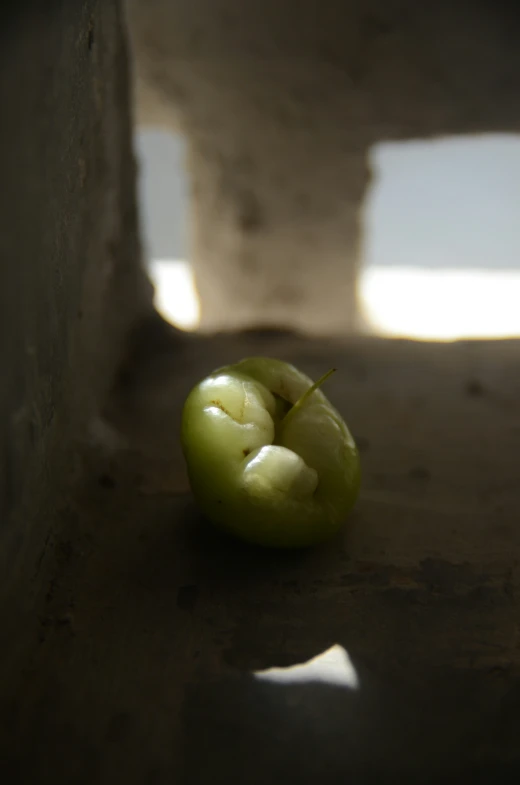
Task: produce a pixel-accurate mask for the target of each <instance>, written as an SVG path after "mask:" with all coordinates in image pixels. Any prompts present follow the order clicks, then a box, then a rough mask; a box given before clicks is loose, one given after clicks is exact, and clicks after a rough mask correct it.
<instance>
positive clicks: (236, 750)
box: [0, 327, 520, 785]
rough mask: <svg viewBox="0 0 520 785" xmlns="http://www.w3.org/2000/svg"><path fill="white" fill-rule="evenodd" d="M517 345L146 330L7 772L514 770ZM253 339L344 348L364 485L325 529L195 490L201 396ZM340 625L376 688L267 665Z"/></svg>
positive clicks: (327, 359) (71, 523)
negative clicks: (185, 438)
mask: <svg viewBox="0 0 520 785" xmlns="http://www.w3.org/2000/svg"><path fill="white" fill-rule="evenodd" d="M519 348H520V346H519V343H518V342H504V343H500V342H498V343H467V344H453V345H435V344H432V345H427V344H425V345H421V344H415V343H407V342H390V341H373V340H359V341H351V342H348V343H336V344H334V343H331V342H326V343H321V342H314V343H313V342H306V341H304V340H302V339H298V338H294V337H291V336H281V337H278V338H274V337H272V338H269V337H266V336H263V337H256V336H253V335H249V336H244V337H236V338H218V339H215V340H212V341H208V342H206V341H201V340H200V339H194V342H193V343H191V342H189V343H188V345H187V346H186V349H185V350H180V349H179V345H178V341H177V338H176V337H175V338H174V341H173V343H171V340H170V337H169V336H168V333H167V331H166V332H162V331H158V332H156V331H155V329H154V328H153V327H151V328H150V329H149V330H148V332H147V333H146V334H145V335H141V339H140V341H139V342H138V344H136V353H135V355H134V357H133V360H132V361H131V362H129V364H128V365H127V366H126V367H125V368H124V369H123V371H122V374H121V377H120V379H119V385H118V390H117V391H116V393H115V395H114V397H113V398H112V400H111V401H110V403H109V405H108V406H107V409H106V411H105V417H106V418H107V420H108V421H109V422H110V423H111V424H112V425H113V426H114V427H115V428H116V430H117V432H118V433H119V434H120V436H121V438H122V440H123V441H122V444H124V445H125V446H121V447H119V448H116V449H114V450H112V451H111V452H110V453H109V454H107V453H102V452H99V451H97V450H92V451H90V452H89V453H88V454H86V455H85V468H86V471H85V475H84V480H83V482H82V483H81V484H79V485H78V487H77V488H76V493H75V495H74V497H73V498H71V499H70V500H69V504H68V506H67V509H66V510H64V512H63V515H62V529H61V532H60V534H59V536H57V537H56V538H54V539H53V541H52V543H51V544H50V547H49V549H48V553H47V556H46V560H47V564H46V568H47V573H48V575H49V583H48V585H47V586H46V587H44V590H43V591H42V594H41V597H40V605H39V608H38V612H39V618H40V621H41V625H40V629H39V632H38V634H37V635H35V637H34V640H33V641H32V646H31V647H29V648H28V649H27V650H26V652H25V655H26V657H25V661H24V667H22V668H21V670H22V673H21V674H20V673H19V674H18V675H16V673H12V674H11V685H12V686H11V691H10V692H7V693H5V694H4V702H3V709H2V717H3V720H4V726H3V728H2V734H1V735H0V738H1V739H2V742H3V743H5V744H6V746H7V750H6V751H5V752H4V753H3V755H2V760H3V764H4V767H5V771H6V772H7V773H8V774H9V775H10V776H11V777H12V776H13V773H15V774H17V775H18V776H19V777H20V780H17V779H16V778H15V779H9V777H7V779H6V780H5V781H7V782H11V781H21V778H22V776H24V777H25V780H24V781H31V782H35V783H38V784H39V783H42V785H43V783H47V782H49V783H51V782H52V783H53V784H56V783H62V782H63V783H70V782H74V783H85V784H86V783H93V782H96V783H105V782H106V783H109V782H113V781H114V779H117V780H118V781H124V782H126V783H128V785H133V784H134V783H136V785H137V783H139V785H141V784H144V783H171V782H181V783H189V784H190V785H191V784H192V783H193V785H206V783H207V784H208V785H209V783H211V785H213V784H214V783H223V784H224V783H233V784H234V783H236V784H237V785H238V784H239V783H240V784H241V783H244V782H248V783H255V784H256V783H258V784H259V785H260V784H261V785H264V783H271V782H282V781H283V782H289V783H293V782H294V783H304V784H306V783H309V785H310V783H316V782H323V783H327V784H328V783H331V785H332V784H333V783H337V782H348V781H354V782H356V783H363V784H364V783H372V782H374V783H375V782H377V783H382V784H383V785H384V783H393V782H396V781H400V782H403V783H410V785H412V783H416V782H418V781H421V782H430V783H446V782H460V781H461V779H460V778H461V777H462V779H464V778H468V777H469V779H470V780H471V781H472V782H488V781H497V782H498V781H500V782H506V783H508V782H516V781H518V774H519V772H520V758H519V754H518V744H517V742H518V735H519V732H520V727H519V724H518V723H519V720H518V717H519V716H520V712H519V708H520V703H519V701H520V690H519V684H520V681H519V676H520V646H519V641H520V638H519V623H518V619H519V600H520V594H519V590H520V571H519V564H520V561H519V559H520V533H519V528H518V525H517V523H518V511H519V509H520V489H519V485H518V472H517V461H516V456H517V455H518V453H519V449H520V409H519V405H518V401H519V400H520V396H519V393H520V375H519V371H518V362H517V359H518V352H519ZM254 354H267V355H272V356H279V357H281V358H283V359H287V360H290V361H293V362H295V363H296V364H297V365H299V366H300V367H301V368H302V369H304V370H305V371H307V372H308V373H310V374H311V375H313V376H318V375H319V374H320V373H322V372H323V370H324V369H326V368H328V367H330V366H331V365H333V366H336V367H337V368H338V369H339V370H338V372H337V374H336V375H335V376H334V377H333V378H332V379H331V380H330V384H329V387H328V392H329V395H330V397H331V399H332V400H333V402H334V403H335V404H336V405H337V406H338V408H339V409H340V410H341V411H342V412H343V414H344V415H345V417H346V418H347V420H348V423H349V425H350V426H351V428H352V430H353V433H354V434H355V436H356V438H357V439H358V441H359V444H360V447H361V449H362V460H363V487H362V492H361V498H360V501H359V504H358V506H357V509H356V511H355V513H354V514H353V516H352V518H351V519H350V522H349V523H348V525H347V527H346V528H345V530H344V532H343V533H342V534H341V536H339V537H338V538H337V539H336V540H335V541H334V542H332V543H330V544H329V545H327V546H324V547H322V548H320V549H317V550H314V551H309V552H306V553H300V554H285V555H283V554H282V555H280V554H278V555H277V554H273V553H269V552H265V551H262V550H255V549H250V548H246V547H243V546H241V545H237V544H235V543H232V542H230V541H229V540H226V539H224V538H221V537H219V536H217V535H216V534H214V533H213V532H212V531H210V530H208V528H207V527H206V526H205V525H204V523H203V522H202V521H201V520H200V518H199V516H198V515H197V512H196V509H195V507H194V505H193V503H192V500H191V497H190V494H189V489H188V485H187V480H186V476H185V472H184V467H183V462H182V457H181V455H180V448H179V443H178V428H179V416H180V407H181V403H182V401H183V399H184V396H185V395H186V393H187V392H188V390H189V389H190V386H191V385H192V384H193V383H194V382H195V381H196V380H197V379H199V378H200V377H201V376H203V375H205V374H206V373H207V372H208V371H209V370H211V369H212V368H214V367H215V366H218V365H219V364H224V363H227V362H229V361H233V360H236V359H239V358H240V357H242V356H250V355H254ZM477 388H478V393H477V392H475V391H476V390H477ZM336 643H339V644H341V645H342V646H343V647H344V648H345V649H346V651H347V652H348V653H349V655H350V657H351V659H352V662H353V664H354V667H355V668H356V671H357V673H358V676H359V679H360V689H359V691H357V692H351V691H349V690H344V689H339V688H334V687H331V686H329V687H328V686H326V685H323V684H316V683H314V684H313V683H310V684H304V685H292V686H279V685H274V684H268V683H260V682H258V681H256V680H254V678H253V676H252V672H253V671H255V670H258V669H263V668H267V667H270V666H275V665H276V666H281V667H287V666H290V665H293V664H296V663H301V662H304V661H305V660H307V659H309V658H310V657H314V656H316V655H317V654H319V653H321V652H323V651H324V650H326V649H328V648H329V647H330V646H332V645H333V644H336ZM27 749H30V750H31V756H30V757H28V756H27V755H25V754H24V751H25V750H27Z"/></svg>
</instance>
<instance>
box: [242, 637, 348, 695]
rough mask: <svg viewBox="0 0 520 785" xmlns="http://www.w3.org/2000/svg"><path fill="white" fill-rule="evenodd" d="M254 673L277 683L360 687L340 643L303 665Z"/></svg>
mask: <svg viewBox="0 0 520 785" xmlns="http://www.w3.org/2000/svg"><path fill="white" fill-rule="evenodd" d="M253 675H254V677H255V679H258V680H259V681H270V682H273V683H275V684H310V683H314V684H315V683H316V682H321V683H322V684H330V685H331V686H333V687H344V688H346V689H350V690H357V689H358V688H359V678H358V675H357V673H356V669H355V668H354V666H353V664H352V662H351V660H350V657H349V656H348V653H347V652H346V651H345V649H344V648H343V646H340V645H339V644H336V646H332V648H330V649H327V651H324V652H323V653H322V654H319V655H318V656H317V657H313V658H312V659H311V660H308V661H307V662H304V663H302V664H301V665H291V666H290V667H289V668H268V669H267V670H264V671H255V673H254V674H253Z"/></svg>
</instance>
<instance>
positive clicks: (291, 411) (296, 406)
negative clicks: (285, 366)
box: [282, 368, 337, 426]
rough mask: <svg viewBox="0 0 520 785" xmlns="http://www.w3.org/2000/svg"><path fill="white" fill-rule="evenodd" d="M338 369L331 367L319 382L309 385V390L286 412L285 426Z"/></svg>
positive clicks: (283, 421)
mask: <svg viewBox="0 0 520 785" xmlns="http://www.w3.org/2000/svg"><path fill="white" fill-rule="evenodd" d="M336 371H337V368H331V369H330V371H327V373H325V374H323V376H322V377H321V378H320V379H318V381H317V382H314V384H313V385H311V386H310V387H309V389H308V390H306V391H305V392H304V393H303V395H302V396H301V398H298V400H297V401H296V403H295V404H294V406H292V407H291V408H290V409H289V411H288V412H287V414H286V415H285V417H284V418H283V420H282V423H283V425H284V426H285V425H287V422H288V421H289V420H290V419H291V418H292V417H293V416H294V413H295V412H296V411H298V410H299V409H301V408H302V406H305V404H306V403H307V401H308V400H309V398H310V397H311V395H312V394H313V392H314V391H315V390H317V389H318V388H319V387H321V385H322V384H324V383H325V382H326V381H327V379H328V378H329V377H330V376H332V374H333V373H336Z"/></svg>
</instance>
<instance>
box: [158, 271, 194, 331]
mask: <svg viewBox="0 0 520 785" xmlns="http://www.w3.org/2000/svg"><path fill="white" fill-rule="evenodd" d="M148 275H149V276H150V279H151V281H152V283H153V285H154V287H155V299H154V302H155V307H156V309H157V310H158V311H159V313H160V314H161V316H162V317H163V318H164V319H166V321H167V322H170V324H173V325H174V326H175V327H179V328H180V329H181V330H191V331H192V330H196V329H197V327H198V326H199V324H200V303H199V297H198V294H197V288H196V286H195V278H194V276H193V272H192V269H191V265H190V263H189V262H185V261H182V260H179V259H153V260H152V261H151V262H150V263H149V264H148Z"/></svg>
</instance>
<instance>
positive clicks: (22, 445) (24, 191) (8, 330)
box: [0, 0, 151, 682]
mask: <svg viewBox="0 0 520 785" xmlns="http://www.w3.org/2000/svg"><path fill="white" fill-rule="evenodd" d="M11 8H12V10H11V11H9V9H11ZM125 47H126V44H125V40H124V38H123V35H122V19H121V14H120V9H119V8H118V4H117V3H116V2H112V0H108V2H106V3H105V2H104V3H103V4H99V3H95V2H89V1H87V0H86V1H85V2H78V3H58V2H53V3H49V4H47V5H46V6H45V9H43V7H40V5H38V4H37V3H32V2H22V3H19V4H18V5H17V7H16V10H14V7H12V5H11V4H8V8H7V9H6V11H5V14H4V21H3V23H2V47H1V57H0V104H1V105H2V107H3V112H2V118H3V119H2V122H1V124H0V125H1V127H0V170H1V173H2V194H3V196H2V201H1V210H0V255H1V259H2V262H1V265H0V303H1V307H0V357H1V360H2V371H1V384H0V573H1V575H2V591H1V593H0V613H1V616H2V625H1V630H0V651H1V654H0V662H2V666H6V660H8V659H9V658H10V657H12V658H13V659H15V660H16V658H17V656H18V653H19V652H18V647H21V648H23V645H24V634H23V633H24V630H25V629H26V628H27V629H29V627H30V626H31V619H32V616H31V614H30V609H31V603H32V599H31V597H32V594H33V593H34V592H36V593H37V592H38V589H39V581H40V579H41V576H40V574H39V572H38V571H39V565H41V561H42V559H43V554H44V552H45V548H46V546H47V544H48V543H49V541H50V539H51V538H52V536H53V529H54V525H55V524H56V521H55V512H56V506H57V504H58V499H59V494H58V488H59V487H61V486H62V485H63V486H65V487H66V485H67V483H68V482H70V481H71V480H72V479H73V478H74V474H75V472H76V471H77V470H78V469H79V464H78V461H77V458H76V452H75V448H74V442H75V441H77V440H81V439H82V438H83V437H85V435H86V433H87V426H88V423H89V421H90V420H91V417H92V415H93V414H94V413H95V411H96V409H97V407H98V406H99V402H100V401H101V400H102V399H104V398H105V396H106V393H107V390H108V389H109V387H110V384H111V378H112V376H113V373H114V368H115V366H116V363H117V362H118V359H119V357H120V355H121V353H122V351H123V345H122V342H123V339H124V336H125V333H126V331H127V329H128V327H129V325H130V324H132V323H133V321H134V320H136V319H137V320H138V319H140V318H142V317H144V315H145V314H148V313H149V312H150V309H151V305H150V301H151V292H150V288H149V286H148V285H147V283H146V281H145V280H144V276H143V273H142V271H141V269H140V264H139V262H140V256H139V244H138V239H137V222H136V214H135V201H134V167H133V161H132V153H131V138H130V119H129V109H128V91H129V88H128V79H129V76H128V72H127V54H126V48H125ZM25 612H27V614H28V615H27V616H26V617H25V616H24V619H25V621H26V622H27V625H25V624H20V618H21V617H20V613H25ZM6 667H7V666H6ZM3 675H5V668H3V670H2V677H0V682H1V681H2V678H3Z"/></svg>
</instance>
